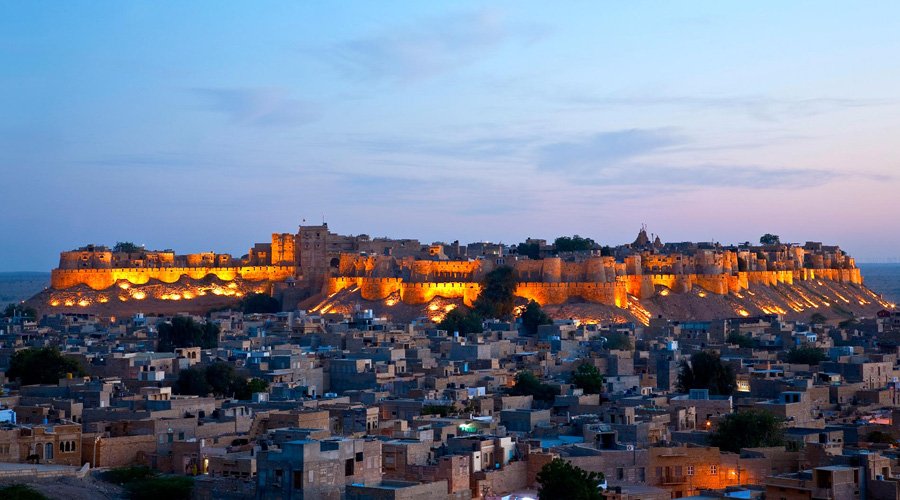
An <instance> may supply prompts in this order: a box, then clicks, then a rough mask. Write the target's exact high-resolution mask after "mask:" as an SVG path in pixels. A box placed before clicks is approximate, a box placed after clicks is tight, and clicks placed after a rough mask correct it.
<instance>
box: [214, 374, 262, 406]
mask: <svg viewBox="0 0 900 500" xmlns="http://www.w3.org/2000/svg"><path fill="white" fill-rule="evenodd" d="M268 389H269V383H268V382H266V381H265V380H263V379H261V378H251V379H250V380H247V379H245V378H244V377H235V378H234V379H232V382H231V385H230V387H229V390H230V391H231V392H230V394H232V395H234V397H235V399H239V400H241V401H247V400H250V399H252V398H253V395H254V394H256V393H257V392H266V391H268ZM225 395H228V393H226V394H225Z"/></svg>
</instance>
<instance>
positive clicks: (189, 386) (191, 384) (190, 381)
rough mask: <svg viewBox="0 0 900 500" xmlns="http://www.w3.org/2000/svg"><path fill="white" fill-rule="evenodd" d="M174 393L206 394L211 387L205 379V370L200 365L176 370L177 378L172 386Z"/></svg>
mask: <svg viewBox="0 0 900 500" xmlns="http://www.w3.org/2000/svg"><path fill="white" fill-rule="evenodd" d="M173 389H174V391H175V393H176V394H190V395H194V396H208V395H209V393H210V391H212V388H211V387H210V386H209V383H208V382H207V381H206V372H205V370H203V369H202V368H200V367H196V366H194V367H191V368H186V369H184V370H181V371H179V372H178V380H176V381H175V387H173Z"/></svg>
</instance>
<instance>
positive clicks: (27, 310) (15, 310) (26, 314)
mask: <svg viewBox="0 0 900 500" xmlns="http://www.w3.org/2000/svg"><path fill="white" fill-rule="evenodd" d="M14 316H19V317H22V318H29V319H36V318H37V310H36V309H35V308H33V307H29V306H25V305H22V304H8V305H7V306H6V309H4V310H3V317H4V318H12V317H14Z"/></svg>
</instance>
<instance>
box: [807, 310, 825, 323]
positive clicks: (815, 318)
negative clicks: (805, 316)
mask: <svg viewBox="0 0 900 500" xmlns="http://www.w3.org/2000/svg"><path fill="white" fill-rule="evenodd" d="M826 321H828V318H827V317H826V316H825V315H824V314H822V313H813V314H812V315H811V316H810V317H809V322H810V323H812V324H814V325H815V324H821V323H825V322H826Z"/></svg>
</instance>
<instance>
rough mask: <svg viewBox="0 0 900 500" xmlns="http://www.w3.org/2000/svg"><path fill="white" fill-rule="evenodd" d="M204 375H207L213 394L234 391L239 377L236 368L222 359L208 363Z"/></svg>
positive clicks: (223, 394)
mask: <svg viewBox="0 0 900 500" xmlns="http://www.w3.org/2000/svg"><path fill="white" fill-rule="evenodd" d="M204 375H206V383H207V384H209V390H210V392H212V393H213V395H215V396H228V395H230V394H232V393H233V392H234V391H233V389H234V388H235V384H236V382H237V380H238V377H237V376H236V375H235V373H234V368H233V367H232V366H231V365H229V364H228V363H223V362H221V361H220V362H216V363H212V364H210V365H207V367H206V369H205V370H204ZM244 383H246V380H244Z"/></svg>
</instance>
